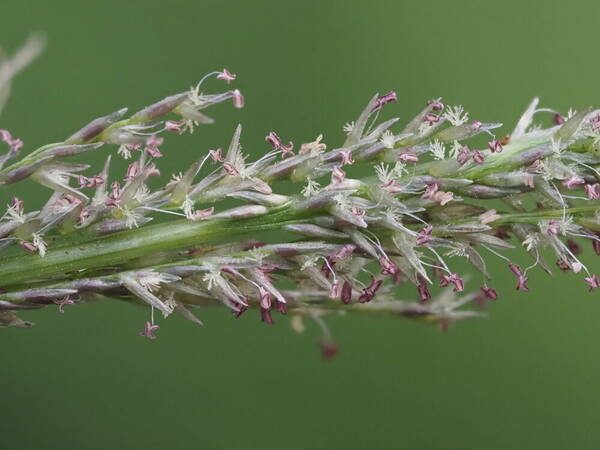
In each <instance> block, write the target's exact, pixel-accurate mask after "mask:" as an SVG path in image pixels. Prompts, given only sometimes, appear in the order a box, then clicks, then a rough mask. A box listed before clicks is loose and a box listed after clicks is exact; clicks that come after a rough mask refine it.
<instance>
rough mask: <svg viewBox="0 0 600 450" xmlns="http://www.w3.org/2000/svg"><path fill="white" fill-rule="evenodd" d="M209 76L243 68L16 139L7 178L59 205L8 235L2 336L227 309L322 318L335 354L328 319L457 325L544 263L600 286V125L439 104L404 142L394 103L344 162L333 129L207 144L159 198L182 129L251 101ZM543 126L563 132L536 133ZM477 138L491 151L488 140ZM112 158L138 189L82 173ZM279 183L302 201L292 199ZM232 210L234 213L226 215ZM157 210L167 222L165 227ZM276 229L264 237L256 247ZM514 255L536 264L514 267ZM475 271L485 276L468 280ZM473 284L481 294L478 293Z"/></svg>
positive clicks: (351, 139)
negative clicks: (96, 313) (46, 310)
mask: <svg viewBox="0 0 600 450" xmlns="http://www.w3.org/2000/svg"><path fill="white" fill-rule="evenodd" d="M30 52H31V51H30ZM210 77H215V78H216V79H218V80H219V81H221V82H224V83H227V84H229V83H231V82H233V81H235V79H236V75H235V74H233V73H231V72H229V71H228V70H227V69H224V70H223V71H220V72H212V73H210V74H208V75H207V76H205V77H204V78H202V80H200V82H199V83H198V84H197V85H195V86H193V87H192V88H190V89H189V90H188V91H185V92H182V93H179V94H175V95H172V96H169V97H167V98H165V99H163V100H160V101H158V102H156V103H153V104H151V105H149V106H147V107H145V108H143V109H142V110H140V111H138V112H136V113H134V114H132V115H130V116H129V117H127V109H126V108H124V109H120V110H118V111H116V112H114V113H111V114H108V115H106V116H104V117H100V118H98V119H95V120H93V121H92V122H90V123H89V124H88V125H86V126H85V127H83V128H82V129H80V130H79V131H77V132H75V133H74V134H72V135H71V136H70V137H69V138H67V139H65V140H64V141H61V142H57V143H54V144H48V145H46V146H43V147H41V148H39V149H37V150H34V151H32V152H30V153H29V154H27V155H26V156H24V157H23V158H21V159H19V160H16V158H17V157H18V154H19V151H20V149H21V147H22V146H23V142H22V141H21V140H19V139H16V138H14V137H13V136H12V134H11V133H10V132H9V131H8V130H0V137H1V138H2V141H3V142H4V143H5V144H6V145H7V146H8V152H7V153H6V154H5V155H4V156H3V157H1V158H0V184H2V185H4V186H7V185H10V184H12V183H15V182H19V181H22V180H24V179H27V178H29V179H31V180H33V181H35V182H37V183H39V184H41V185H43V186H45V187H47V188H48V189H50V190H51V191H52V193H51V195H50V198H49V200H48V201H47V203H46V204H45V205H44V206H43V207H42V208H41V209H40V210H38V211H31V210H28V208H27V205H25V204H24V202H23V201H22V200H20V199H18V198H14V199H13V200H12V202H11V203H10V204H9V205H8V206H7V210H6V213H5V214H4V216H3V217H2V220H1V221H0V247H1V248H4V249H5V250H4V252H5V255H6V256H3V257H1V264H0V285H1V287H2V290H3V292H2V294H0V316H1V317H0V319H2V320H0V323H2V324H5V325H6V324H8V325H23V324H29V323H25V322H23V321H20V319H18V318H17V317H16V316H15V315H14V311H16V310H22V309H33V308H39V307H43V306H46V305H56V306H57V307H58V309H59V311H60V312H64V311H65V306H67V305H68V306H70V305H72V304H75V303H79V302H81V301H83V300H87V299H93V298H102V297H112V298H120V299H123V300H127V301H133V302H138V303H141V304H144V305H146V306H148V308H149V310H150V311H151V312H152V314H151V319H150V320H148V321H147V323H146V325H145V326H144V330H143V331H142V332H141V335H142V336H146V337H148V338H151V339H153V338H155V335H154V333H155V332H156V331H157V330H158V328H159V327H158V325H156V324H155V322H154V314H153V312H154V310H155V309H156V310H158V311H160V312H161V313H162V314H163V316H165V317H167V316H169V315H170V314H172V313H173V312H177V313H179V314H181V315H183V316H184V317H185V318H187V319H190V320H192V321H193V322H195V323H197V324H201V323H202V322H201V321H200V320H199V319H198V318H197V317H196V315H195V314H194V312H193V310H196V309H200V308H202V307H204V306H206V305H211V304H222V305H224V306H225V308H227V309H229V310H230V311H231V313H232V314H233V315H234V316H235V317H240V316H241V315H244V314H245V313H246V312H247V311H251V310H256V311H257V316H258V317H260V320H262V321H263V322H265V323H268V324H271V323H275V322H276V321H277V315H280V314H283V315H285V314H290V315H292V316H293V319H292V320H291V324H292V326H293V327H294V329H296V330H298V331H300V330H302V329H303V328H304V326H303V324H302V321H303V319H306V318H309V319H312V320H314V321H315V322H316V323H317V324H318V326H319V329H320V330H322V332H323V338H322V341H321V346H322V349H323V352H324V354H325V355H326V356H331V355H333V354H335V352H336V347H335V344H334V343H333V340H332V337H331V334H330V332H329V330H328V328H327V326H326V324H325V322H324V320H323V318H324V317H325V316H326V315H329V314H334V313H335V314H338V313H343V312H347V311H348V312H356V313H369V314H375V313H380V314H392V315H397V316H402V317H411V318H420V319H422V320H425V321H430V322H434V323H437V324H438V325H439V326H440V327H441V328H442V329H447V328H448V326H449V325H450V324H451V323H453V322H454V321H456V320H460V319H464V318H470V317H476V316H480V315H481V312H480V311H479V310H477V307H478V306H481V305H482V304H483V303H485V302H486V301H489V300H496V299H497V298H499V297H500V296H502V295H504V296H507V295H508V294H509V293H510V291H511V290H513V289H516V290H517V291H528V290H529V289H530V286H529V285H528V283H529V280H530V277H531V274H532V273H533V272H534V271H535V270H536V269H537V267H538V266H539V268H541V269H543V270H545V271H546V272H548V273H551V271H552V269H551V266H552V265H551V264H549V263H548V262H547V261H546V258H547V255H548V251H546V250H544V249H549V250H550V251H551V252H552V253H554V255H555V256H554V257H555V259H556V266H557V268H558V270H560V271H571V272H574V273H575V274H579V276H581V277H582V282H583V283H585V284H586V285H587V286H588V288H589V290H590V291H592V290H594V289H596V288H597V287H599V286H600V282H599V280H598V277H597V276H596V275H595V274H593V273H591V272H590V271H589V270H588V268H587V267H586V265H585V264H584V263H583V262H582V261H581V260H580V258H579V254H580V252H581V245H582V244H583V243H584V242H589V243H590V244H591V246H592V248H593V249H594V251H595V253H596V254H600V212H599V211H600V210H599V206H600V202H599V200H600V172H599V167H600V111H597V110H592V109H591V108H587V109H583V110H581V111H579V112H575V111H569V112H568V113H567V114H565V115H562V114H560V113H559V112H557V111H554V110H550V109H547V108H544V109H541V108H539V106H538V103H539V102H538V100H537V99H534V101H533V102H532V103H531V104H530V105H529V106H528V108H527V109H526V111H525V113H524V114H523V116H522V117H521V119H520V120H519V121H518V123H517V125H516V126H515V128H514V130H513V131H512V133H510V134H507V135H505V136H504V137H499V136H496V135H495V134H494V130H496V129H497V128H499V127H500V126H501V124H499V123H495V122H489V123H485V122H481V121H479V120H473V119H472V118H470V117H469V114H468V112H466V110H465V109H464V107H463V106H461V105H456V106H446V105H444V104H443V103H442V99H441V98H435V99H433V100H430V101H428V102H427V103H426V104H425V106H424V109H423V110H422V111H421V112H420V113H419V114H417V115H416V116H415V117H414V118H413V119H412V120H410V121H408V123H407V125H405V126H404V128H402V127H400V128H398V129H397V130H395V129H396V128H397V124H398V123H399V119H396V118H394V119H390V120H386V121H384V122H381V123H378V122H377V118H378V115H379V113H380V111H381V110H382V109H387V108H390V104H391V103H394V102H396V101H397V100H398V98H397V95H396V93H395V92H390V93H388V94H385V95H383V96H380V95H375V96H374V97H373V98H372V99H371V100H370V101H369V102H368V103H367V105H366V107H365V109H364V110H363V111H362V112H361V113H360V114H359V116H358V118H357V119H356V120H355V121H352V122H349V123H347V124H346V125H345V126H344V131H345V132H346V135H347V137H346V139H345V141H344V143H343V144H342V145H341V146H340V147H333V148H331V149H330V148H329V147H330V146H329V145H327V144H326V142H325V139H324V138H323V135H319V136H317V137H316V139H314V140H313V141H309V142H306V143H303V144H300V145H294V143H293V142H291V141H288V140H287V139H285V140H284V139H282V138H281V137H279V135H278V134H277V133H276V132H275V131H272V132H270V133H269V134H268V135H267V136H266V137H265V141H266V143H265V148H264V149H262V150H261V149H256V150H255V152H254V153H255V154H259V155H261V156H259V157H258V159H256V160H255V161H250V160H249V158H248V156H247V154H246V153H244V152H243V151H242V146H241V137H242V127H241V125H238V126H237V127H236V129H235V131H234V133H233V137H232V139H231V140H230V142H229V144H228V145H227V147H225V146H223V148H226V150H222V149H221V148H217V149H207V150H206V151H205V152H204V153H202V154H200V155H198V159H197V161H196V162H195V163H194V164H192V165H191V166H190V167H188V168H187V169H186V170H184V171H182V172H181V173H179V174H176V175H173V176H172V177H171V178H170V180H169V181H168V182H166V183H165V184H164V185H162V186H160V187H158V188H151V187H150V185H149V180H150V179H151V178H153V177H159V176H161V172H160V170H159V161H160V158H161V157H162V156H163V152H165V148H167V145H166V144H167V143H168V140H169V139H170V136H171V135H173V134H181V133H185V132H190V133H191V132H193V131H194V130H195V129H196V127H198V126H200V125H202V124H209V123H212V122H213V120H212V119H211V118H210V117H208V116H207V115H206V114H205V112H204V110H205V109H206V108H208V107H210V106H212V105H214V104H217V103H221V102H224V101H231V102H232V104H233V106H234V107H236V108H239V107H243V105H244V99H243V96H242V94H241V92H240V91H239V90H238V89H233V90H226V91H224V92H221V93H217V94H206V93H204V92H202V91H201V88H202V87H203V85H204V82H205V81H206V80H207V79H208V78H210ZM546 112H550V114H551V116H550V121H551V122H552V123H551V124H549V125H547V126H545V127H544V126H542V125H539V124H534V120H535V119H537V117H538V116H539V114H541V113H546ZM393 129H394V130H395V131H393ZM475 136H483V137H485V139H484V141H483V142H484V145H481V146H478V145H476V144H472V143H471V142H473V141H472V140H471V139H472V138H473V137H475ZM103 146H104V147H112V148H114V149H116V153H117V154H118V155H120V156H121V157H123V158H125V159H128V160H131V161H132V162H131V163H130V164H129V166H128V168H127V170H126V173H125V174H124V175H123V176H122V177H116V178H112V179H111V177H110V173H109V168H110V162H111V156H108V158H107V160H106V163H105V164H104V166H103V167H102V168H100V169H97V170H90V168H89V167H88V166H87V165H83V164H74V163H70V162H67V161H66V160H65V158H67V157H69V156H73V155H77V154H79V153H83V152H87V151H98V149H99V148H100V147H103ZM9 162H10V164H8V163H9ZM357 175H360V176H357ZM281 182H286V183H293V184H294V185H296V186H297V194H295V195H282V194H278V193H277V192H276V190H277V189H278V186H280V183H281ZM232 199H234V200H235V201H236V202H238V205H237V206H235V207H233V208H231V207H226V206H224V205H225V203H226V202H231V200H232ZM158 215H162V216H163V218H164V219H165V220H164V221H163V222H162V223H159V224H150V222H151V221H152V220H153V219H154V218H155V217H156V216H158ZM265 231H268V232H269V233H268V234H266V235H265V237H264V240H263V241H257V240H253V239H252V238H251V236H253V235H256V233H261V232H265ZM274 231H275V232H276V233H272V232H274ZM263 234H264V233H263ZM261 239H263V238H261ZM11 246H12V247H14V248H17V249H18V247H19V246H20V247H21V248H22V249H23V251H24V253H21V254H20V253H19V252H15V251H12V253H11V251H10V250H8V248H9V247H11ZM515 247H520V248H523V250H524V251H525V252H526V253H528V254H529V255H530V257H531V263H530V264H529V265H527V266H525V267H522V266H521V265H519V264H517V262H515V261H514V255H513V253H514V251H513V252H511V251H510V250H511V249H514V248H515ZM490 258H492V259H498V258H500V259H502V260H504V262H505V263H506V267H507V270H510V271H511V272H512V273H513V275H514V276H515V287H514V288H512V289H510V288H509V289H507V288H504V289H501V287H499V286H493V282H492V281H491V280H492V273H491V271H490V270H489V268H488V261H489V259H490ZM460 259H463V260H465V261H466V262H468V263H469V264H470V265H471V266H472V267H473V268H474V271H473V273H472V274H461V273H459V271H457V269H456V268H454V267H456V265H457V264H456V260H460ZM286 280H287V281H288V282H292V283H293V285H294V286H295V288H294V289H293V290H290V289H289V288H285V287H284V286H286V285H288V286H289V283H287V284H286V283H285V282H284V281H286ZM398 284H406V285H413V288H410V287H403V288H402V292H403V295H404V296H405V297H408V298H409V300H408V301H400V300H398V299H397V296H396V290H397V289H396V288H395V285H398ZM466 286H469V287H473V286H474V287H475V288H476V293H474V294H465V293H464V292H463V291H464V290H465V287H466ZM438 287H439V294H438V295H437V296H436V298H435V299H433V297H432V294H431V291H432V290H434V289H435V290H437V289H438ZM410 298H413V299H414V300H410ZM465 305H473V306H475V309H474V308H470V309H468V308H464V306H465Z"/></svg>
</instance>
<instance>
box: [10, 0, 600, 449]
mask: <svg viewBox="0 0 600 450" xmlns="http://www.w3.org/2000/svg"><path fill="white" fill-rule="evenodd" d="M599 17H600V4H599V3H597V2H592V1H586V2H580V3H578V2H564V1H561V2H552V1H547V2H538V1H535V2H527V1H522V0H521V1H520V0H511V1H503V2H485V1H474V2H464V1H452V2H448V1H433V0H429V1H422V2H404V1H370V2H365V1H355V0H346V1H307V0H304V1H296V2H294V1H281V0H280V1H258V0H253V1H223V0H221V1H208V0H202V1H198V0H197V1H178V0H169V1H165V0H163V1H160V0H145V1H136V0H129V1H97V2H91V1H82V0H79V1H52V2H50V1H38V2H33V1H15V0H3V1H2V4H1V5H0V43H1V44H2V45H3V46H5V48H7V49H9V50H12V49H14V48H16V46H17V45H18V44H19V43H21V42H22V41H23V40H24V39H25V38H26V36H27V35H28V33H29V32H30V31H35V30H39V31H44V32H45V33H46V34H47V36H48V41H49V45H48V48H47V50H46V51H45V53H44V54H43V55H42V57H41V58H40V59H39V60H38V61H36V63H35V64H34V65H33V66H32V67H30V68H29V69H28V70H27V71H26V72H25V73H24V74H23V75H22V76H20V77H19V78H18V79H17V80H16V82H15V85H14V90H13V96H12V97H11V100H10V102H9V104H8V105H7V109H6V110H5V111H4V113H3V115H2V116H1V117H0V128H8V129H10V130H12V131H13V132H14V134H15V135H16V136H19V137H22V138H23V139H24V140H25V141H26V149H33V148H35V147H37V146H39V145H41V144H43V143H46V142H51V141H56V140H60V139H62V138H64V137H66V136H68V135H70V134H71V133H72V132H73V131H74V130H76V129H77V128H78V127H80V126H82V125H84V124H85V123H86V122H87V121H88V120H90V119H92V118H94V117H97V116H99V115H102V114H105V113H107V112H109V111H113V110H116V109H118V108H120V107H122V106H130V107H131V108H132V109H133V110H135V109H136V108H139V107H142V106H144V105H145V104H147V103H149V102H152V101H154V100H157V99H159V98H162V97H163V96H165V95H168V94H171V93H174V92H178V91H181V90H184V89H186V88H187V87H189V86H190V84H192V83H193V82H194V81H195V80H197V79H198V78H199V77H200V76H201V75H202V74H204V73H206V72H208V71H211V70H218V69H221V68H222V67H227V68H229V69H230V70H232V71H233V72H235V73H237V74H238V81H236V86H237V87H239V88H240V89H242V90H243V92H244V93H245V94H246V100H247V107H246V108H245V109H244V110H242V111H237V110H233V109H232V108H230V107H229V105H227V106H223V105H222V106H219V107H217V108H214V109H213V110H211V115H213V116H214V117H215V118H216V119H217V124H216V125H214V126H211V127H204V128H202V129H201V130H199V131H198V132H197V133H196V134H194V135H193V136H183V137H181V138H175V139H170V140H169V142H168V145H165V150H166V152H167V153H168V155H167V157H166V158H165V160H164V161H163V162H162V164H163V165H162V169H163V172H165V173H166V174H168V173H170V172H174V171H176V170H179V169H181V168H183V167H185V165H186V164H188V163H189V162H191V161H192V160H193V159H195V158H196V157H197V156H198V155H199V154H200V152H205V151H206V149H208V148H211V147H215V146H224V145H226V144H227V142H228V140H229V138H230V135H231V133H232V130H233V128H234V126H235V124H236V123H238V122H241V123H243V124H244V127H245V128H244V130H245V131H244V136H243V142H244V144H245V149H246V150H247V151H249V152H252V153H253V154H255V155H257V154H261V153H262V152H264V151H265V150H266V148H265V144H264V141H263V137H264V135H265V134H266V133H267V132H268V131H270V130H271V129H274V130H277V131H278V132H279V134H280V135H281V136H282V137H284V138H291V139H293V140H294V141H296V142H307V141H308V140H312V138H314V137H315V136H316V135H317V134H319V133H324V135H325V141H326V142H327V143H329V144H330V145H335V144H337V143H340V141H341V139H342V136H343V135H342V131H341V125H342V124H343V123H344V122H347V121H349V120H353V119H354V118H355V116H356V115H357V113H358V112H359V110H360V109H361V108H362V106H363V105H364V103H365V102H366V101H367V100H368V99H369V98H370V96H371V95H372V94H373V93H374V92H387V91H389V90H392V89H395V90H397V91H398V96H399V98H400V102H399V104H397V105H395V106H393V107H390V108H389V114H394V115H396V114H397V115H399V116H400V117H401V118H403V119H405V120H406V119H409V118H410V117H411V114H414V113H415V112H416V111H417V110H419V109H420V108H421V107H422V105H423V104H424V102H425V101H426V100H428V99H430V98H432V97H434V96H444V98H445V100H446V101H447V102H448V103H461V104H463V105H465V106H466V108H467V109H468V110H469V111H470V112H471V115H472V116H473V117H476V118H478V119H480V120H482V121H501V122H504V123H507V124H512V123H514V122H515V120H516V119H517V118H518V116H519V114H520V113H521V111H522V110H523V109H524V107H525V106H526V104H527V103H528V101H529V100H530V99H531V98H532V97H533V96H535V95H538V96H540V97H541V98H542V102H543V104H544V105H547V106H552V107H556V108H558V109H560V110H562V111H565V110H566V109H568V107H570V106H573V107H575V108H582V107H584V106H587V105H590V104H593V105H596V106H598V105H600V92H599V90H598V69H599V68H600V65H599V62H598V55H599V53H598V49H599V45H600V44H599V41H598V32H597V29H598V19H599ZM211 83H212V84H208V85H207V87H208V88H209V89H210V88H211V87H212V88H214V89H215V90H216V89H219V88H221V87H222V86H221V84H220V83H217V82H211ZM506 130H507V131H508V130H510V127H508V126H507V127H506ZM104 155H105V152H104V153H102V152H100V154H98V155H96V156H95V159H94V161H95V162H96V163H99V162H100V161H101V160H102V159H103V157H104ZM16 191H17V192H18V193H20V194H21V195H23V196H24V197H25V200H26V202H28V203H29V205H30V206H33V205H36V206H37V205H40V204H41V203H42V202H43V201H44V200H45V198H44V197H45V195H46V193H45V191H44V190H42V189H40V188H37V187H35V186H32V185H31V184H28V183H24V186H18V187H17V188H16ZM13 192H14V191H13ZM2 195H3V197H2V198H0V200H2V202H6V201H7V199H8V194H7V193H2ZM584 252H585V256H584V260H586V261H587V262H589V263H590V264H589V266H590V268H591V269H595V271H596V272H598V271H599V270H600V264H599V262H598V261H599V260H598V259H596V260H594V259H593V258H594V256H593V254H592V251H591V248H590V247H587V246H586V247H585V249H584ZM497 272H498V275H497V278H496V281H495V286H496V287H498V289H499V290H501V291H502V292H503V293H504V295H503V296H502V299H501V300H499V301H498V302H496V303H495V304H494V305H492V308H491V310H490V311H489V312H490V317H489V318H488V319H485V320H478V321H471V322H468V323H460V324H458V326H456V327H455V328H453V329H452V330H451V332H450V333H447V334H444V333H441V332H439V331H438V330H437V329H436V328H434V327H428V326H424V325H422V324H418V323H413V322H411V321H403V320H392V319H377V320H376V319H372V320H370V319H366V318H360V317H346V318H334V319H332V320H330V325H331V327H332V329H333V332H334V334H335V336H336V339H337V341H338V343H339V345H340V348H341V353H340V355H339V357H338V358H337V359H334V360H332V361H326V362H324V361H323V360H322V359H321V357H320V354H319V352H318V349H317V347H316V342H317V339H318V331H317V330H315V329H314V327H313V328H309V330H308V331H307V333H306V334H305V335H303V336H298V335H296V334H295V333H293V332H292V331H291V330H290V328H289V326H288V325H289V324H288V323H287V321H285V320H279V321H278V323H277V325H276V326H274V327H268V326H263V325H262V324H261V323H259V322H258V320H257V318H256V317H254V316H250V315H248V316H245V317H244V318H243V319H240V320H237V321H236V320H232V318H231V316H230V314H229V313H228V312H226V311H224V310H222V309H215V310H210V311H206V312H204V313H203V314H202V318H203V319H204V321H205V323H206V326H205V327H204V328H203V329H198V328H196V327H194V326H193V325H192V324H191V323H189V322H184V321H183V320H180V319H178V318H173V319H170V320H169V321H167V322H163V323H161V325H162V328H161V330H160V332H159V336H160V338H159V339H158V340H156V341H147V340H144V339H142V338H140V337H139V336H138V335H137V334H138V332H139V331H140V329H141V326H142V324H143V322H144V320H146V318H147V311H146V310H145V309H142V308H139V307H134V306H130V305H127V304H122V303H120V302H114V301H103V302H97V303H92V304H88V305H84V306H81V307H70V308H68V310H67V313H66V314H64V315H61V314H58V313H57V312H56V310H55V309H54V308H49V309H48V310H45V311H41V312H32V313H29V314H23V316H24V317H25V318H27V319H30V320H33V321H35V322H37V326H36V327H34V328H33V329H29V330H20V329H4V330H0V348H1V350H0V351H1V353H0V354H1V356H2V359H1V361H0V385H1V386H2V387H1V393H0V411H1V415H0V436H1V438H0V447H1V448H3V449H4V448H6V449H21V450H25V449H55V448H56V449H59V448H60V449H174V450H177V449H189V448H207V449H235V448H246V449H254V448H260V449H271V448H273V449H275V448H284V449H289V450H292V449H306V448H314V449H325V448H333V449H341V448H344V449H353V448H405V449H442V448H443V449H461V450H462V449H490V450H491V449H507V448H527V449H538V448H540V449H542V448H543V449H564V448H569V449H592V448H597V447H598V445H599V444H598V442H599V440H600V426H599V425H598V416H599V414H600V401H599V398H598V397H599V395H600V384H599V379H600V358H598V355H599V351H600V329H599V327H598V317H599V315H600V303H599V299H598V294H597V293H593V294H588V293H587V290H586V289H585V286H584V285H583V283H582V281H581V280H580V279H578V277H575V276H568V275H564V274H562V273H557V274H555V275H554V276H553V277H552V278H550V277H548V276H547V275H544V274H543V273H541V272H537V274H536V276H534V277H532V280H531V282H530V287H531V288H532V292H531V293H529V294H523V293H519V294H516V293H514V291H513V283H514V279H513V277H512V275H511V274H510V273H507V272H508V271H507V270H506V268H505V267H504V265H503V264H500V265H498V268H497ZM412 295H413V290H412V289H410V291H407V292H406V295H405V296H412Z"/></svg>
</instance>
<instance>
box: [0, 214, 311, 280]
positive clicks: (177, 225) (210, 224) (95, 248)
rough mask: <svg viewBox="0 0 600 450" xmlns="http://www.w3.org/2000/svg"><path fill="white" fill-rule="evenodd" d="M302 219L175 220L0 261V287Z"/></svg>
mask: <svg viewBox="0 0 600 450" xmlns="http://www.w3.org/2000/svg"><path fill="white" fill-rule="evenodd" d="M305 217H307V213H306V212H301V211H292V210H291V209H290V208H287V207H286V208H282V209H276V210H273V211H272V212H270V213H268V214H265V215H263V216H260V217H255V218H249V219H235V220H213V221H202V222H192V221H189V220H177V221H172V222H168V223H163V224H156V225H151V226H146V227H143V228H139V229H133V230H128V231H124V232H121V233H116V234H114V235H110V236H104V237H100V238H96V239H92V240H89V241H83V242H77V243H76V244H73V245H65V246H62V247H54V248H51V249H49V250H48V252H47V253H46V255H45V256H44V257H43V258H42V257H40V256H39V255H38V254H30V255H19V256H13V257H8V258H4V259H1V260H0V280H1V283H2V287H3V288H6V287H7V286H11V285H12V286H14V285H17V284H22V283H25V282H30V281H32V280H36V279H40V278H46V277H51V276H54V277H56V276H60V275H66V274H67V273H69V272H77V273H82V272H84V271H89V270H90V269H98V268H109V267H115V266H119V265H121V264H124V263H126V262H128V261H131V260H132V259H136V258H142V257H150V256H152V255H155V254H156V253H159V252H167V251H174V250H178V249H183V248H190V247H193V246H195V245H200V244H206V243H209V242H215V241H219V240H222V239H224V238H227V239H228V240H229V241H231V240H235V239H236V238H238V237H240V236H242V235H244V234H248V233H256V232H261V231H269V230H277V229H281V228H282V227H283V225H286V224H290V223H297V222H300V221H302V220H303V219H304V218H305Z"/></svg>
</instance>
